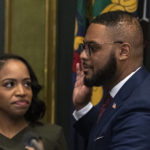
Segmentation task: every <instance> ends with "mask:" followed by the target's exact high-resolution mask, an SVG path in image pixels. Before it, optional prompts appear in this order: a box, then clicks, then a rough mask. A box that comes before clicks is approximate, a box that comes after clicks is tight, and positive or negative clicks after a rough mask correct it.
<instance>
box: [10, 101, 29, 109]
mask: <svg viewBox="0 0 150 150" xmlns="http://www.w3.org/2000/svg"><path fill="white" fill-rule="evenodd" d="M12 104H14V105H16V106H18V107H26V106H28V105H29V101H28V100H24V99H23V100H18V101H15V102H13V103H12Z"/></svg>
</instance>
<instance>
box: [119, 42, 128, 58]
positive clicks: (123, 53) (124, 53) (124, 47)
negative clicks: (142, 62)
mask: <svg viewBox="0 0 150 150" xmlns="http://www.w3.org/2000/svg"><path fill="white" fill-rule="evenodd" d="M130 51H131V45H130V44H129V43H123V44H121V45H120V51H119V60H126V59H128V57H129V56H130Z"/></svg>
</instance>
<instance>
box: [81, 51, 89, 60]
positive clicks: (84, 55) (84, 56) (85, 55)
mask: <svg viewBox="0 0 150 150" xmlns="http://www.w3.org/2000/svg"><path fill="white" fill-rule="evenodd" d="M87 58H88V55H87V52H86V51H85V50H83V51H82V52H81V54H80V59H81V60H83V59H87Z"/></svg>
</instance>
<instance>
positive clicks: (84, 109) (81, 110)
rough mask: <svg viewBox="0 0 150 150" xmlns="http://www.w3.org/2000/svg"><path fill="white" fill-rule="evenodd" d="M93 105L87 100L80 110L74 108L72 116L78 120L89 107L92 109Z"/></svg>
mask: <svg viewBox="0 0 150 150" xmlns="http://www.w3.org/2000/svg"><path fill="white" fill-rule="evenodd" d="M92 107H93V105H92V103H91V102H89V103H88V104H87V105H86V106H85V107H83V108H82V109H80V110H78V111H77V110H74V112H73V116H74V118H75V119H76V120H79V119H80V118H82V117H83V116H84V115H85V114H87V113H88V112H89V111H90V110H91V109H92Z"/></svg>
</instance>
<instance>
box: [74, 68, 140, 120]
mask: <svg viewBox="0 0 150 150" xmlns="http://www.w3.org/2000/svg"><path fill="white" fill-rule="evenodd" d="M140 68H141V67H139V68H138V69H136V71H134V72H132V73H131V74H129V75H128V76H127V77H125V78H124V79H123V80H122V81H120V82H119V83H118V84H117V85H115V86H114V87H113V88H112V89H111V91H110V95H111V97H112V98H114V97H115V95H116V94H117V93H118V91H119V90H120V88H121V87H122V86H123V85H124V84H125V83H126V82H127V80H129V78H131V76H133V74H135V73H136V72H137V71H138V70H139V69H140ZM92 107H93V105H92V103H91V102H89V103H88V104H87V105H86V106H85V107H83V108H82V109H80V110H78V111H77V110H74V112H73V116H74V118H75V119H76V120H79V119H80V118H81V117H83V116H84V115H85V114H87V113H88V112H89V111H90V110H91V109H92Z"/></svg>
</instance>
